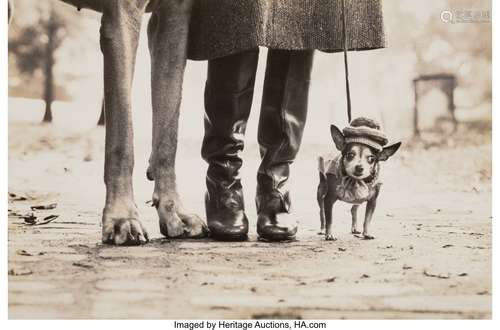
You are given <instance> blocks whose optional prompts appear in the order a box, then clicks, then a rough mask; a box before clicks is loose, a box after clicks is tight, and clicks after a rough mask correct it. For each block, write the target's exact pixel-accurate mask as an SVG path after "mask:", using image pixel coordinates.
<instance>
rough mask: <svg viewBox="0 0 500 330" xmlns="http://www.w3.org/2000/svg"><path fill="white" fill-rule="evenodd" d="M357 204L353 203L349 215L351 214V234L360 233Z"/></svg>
mask: <svg viewBox="0 0 500 330" xmlns="http://www.w3.org/2000/svg"><path fill="white" fill-rule="evenodd" d="M358 208H359V205H358V204H354V205H353V206H352V207H351V215H352V226H351V234H361V232H360V231H359V230H358Z"/></svg>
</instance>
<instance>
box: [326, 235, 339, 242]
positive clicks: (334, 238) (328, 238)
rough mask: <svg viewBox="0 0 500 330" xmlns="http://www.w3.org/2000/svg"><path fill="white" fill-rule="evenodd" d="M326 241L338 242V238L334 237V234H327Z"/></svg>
mask: <svg viewBox="0 0 500 330" xmlns="http://www.w3.org/2000/svg"><path fill="white" fill-rule="evenodd" d="M325 240H326V241H336V240H337V237H335V236H333V235H332V234H326V235H325Z"/></svg>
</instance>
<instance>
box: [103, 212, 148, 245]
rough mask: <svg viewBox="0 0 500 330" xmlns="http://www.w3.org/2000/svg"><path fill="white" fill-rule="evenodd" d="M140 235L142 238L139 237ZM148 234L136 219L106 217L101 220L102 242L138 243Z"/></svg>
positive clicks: (144, 239) (115, 243)
mask: <svg viewBox="0 0 500 330" xmlns="http://www.w3.org/2000/svg"><path fill="white" fill-rule="evenodd" d="M141 237H142V238H141ZM147 237H148V234H147V232H146V230H145V229H144V228H143V227H142V224H141V223H140V222H139V220H137V219H109V218H108V219H106V220H104V221H103V227H102V242H103V243H104V244H114V245H140V244H142V243H146V242H147V241H148V238H147Z"/></svg>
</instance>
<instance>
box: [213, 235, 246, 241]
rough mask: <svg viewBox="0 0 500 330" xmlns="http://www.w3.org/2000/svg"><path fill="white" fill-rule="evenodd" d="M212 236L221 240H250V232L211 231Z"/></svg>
mask: <svg viewBox="0 0 500 330" xmlns="http://www.w3.org/2000/svg"><path fill="white" fill-rule="evenodd" d="M210 237H211V238H213V239H214V240H216V241H221V242H242V241H246V240H248V234H232V235H231V234H214V233H210Z"/></svg>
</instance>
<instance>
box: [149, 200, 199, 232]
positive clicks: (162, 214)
mask: <svg viewBox="0 0 500 330" xmlns="http://www.w3.org/2000/svg"><path fill="white" fill-rule="evenodd" d="M153 205H154V206H155V207H156V209H157V211H158V217H159V222H160V232H161V233H162V235H163V236H165V237H169V238H203V237H207V236H208V227H207V225H206V224H205V223H204V222H203V220H201V219H200V218H199V217H198V216H197V215H195V214H188V213H185V212H183V211H181V210H180V207H179V205H178V203H177V202H176V201H174V200H171V199H170V200H166V201H163V200H161V199H159V198H153Z"/></svg>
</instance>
